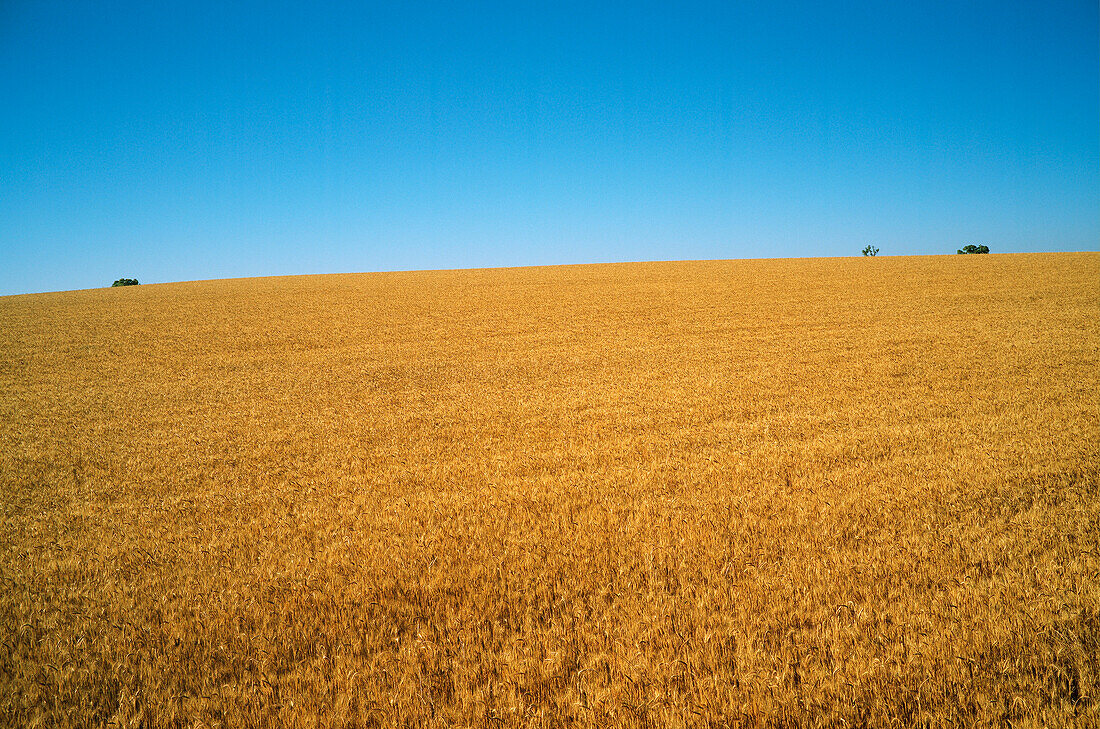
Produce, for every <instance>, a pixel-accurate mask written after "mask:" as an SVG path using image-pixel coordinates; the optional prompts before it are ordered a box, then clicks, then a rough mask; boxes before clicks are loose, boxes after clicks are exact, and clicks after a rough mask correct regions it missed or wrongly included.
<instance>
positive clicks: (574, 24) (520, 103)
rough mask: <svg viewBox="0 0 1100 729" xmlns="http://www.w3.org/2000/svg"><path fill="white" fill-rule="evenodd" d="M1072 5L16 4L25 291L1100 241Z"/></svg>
mask: <svg viewBox="0 0 1100 729" xmlns="http://www.w3.org/2000/svg"><path fill="white" fill-rule="evenodd" d="M1098 39H1100V20H1098V10H1097V3H1096V2H1095V0H1081V1H1079V2H1066V1H1063V0H1053V1H1048V2H1026V3H1021V2H1012V1H1011V0H1008V1H998V2H942V3H941V2H935V3H922V2H905V3H902V2H887V1H885V0H884V1H883V2H858V1H852V2H805V3H799V2H744V3H741V2H732V1H728V2H714V3H691V2H679V3H665V2H662V3H643V2H611V3H605V2H599V1H598V0H597V1H595V2H593V1H592V0H588V1H587V2H582V3H571V2H539V3H535V4H527V3H523V2H455V3H445V2H425V3H421V2H415V1H414V2H386V3H378V4H371V3H357V2H347V3H342V2H335V3H323V2H321V3H287V2H278V1H277V0H276V1H275V2H205V1H201V0H189V1H188V2H172V1H171V0H166V1H158V2H147V1H145V2H110V1H109V0H108V1H102V0H101V1H97V2H83V1H80V0H64V1H62V2H46V1H41V2H40V1H33V0H27V1H23V0H6V1H3V2H0V100H2V101H0V107H2V108H0V294H8V293H19V292H30V291H48V290H62V289H74V288H90V287H97V286H104V285H108V284H110V282H111V281H113V280H114V279H116V278H119V277H123V276H125V277H134V278H138V279H140V280H141V281H142V282H143V283H146V282H150V283H151V282H161V281H179V280H191V279H206V278H225V277H236V276H260V275H271V274H297V273H324V272H343V271H375V270H393V269H421V268H456V267H481V266H506V265H528V264H552V263H583V262H591V261H620V260H668V259H698V258H749V257H794V256H838V255H858V253H859V250H860V249H861V248H862V247H863V246H864V245H866V244H868V243H873V244H875V245H877V246H878V247H880V248H881V250H882V254H883V255H885V254H927V253H953V252H954V250H955V249H956V248H958V247H961V246H962V245H964V244H965V243H971V242H973V243H985V244H987V245H989V246H990V247H991V248H992V249H993V251H994V252H1007V251H1057V250H1096V249H1097V248H1098V246H1100V131H1098V130H1100V40H1098Z"/></svg>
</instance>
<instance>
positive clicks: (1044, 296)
mask: <svg viewBox="0 0 1100 729" xmlns="http://www.w3.org/2000/svg"><path fill="white" fill-rule="evenodd" d="M1098 281H1100V254H1096V253H1083V254H1012V255H993V256H954V255H953V256H940V257H897V258H867V259H863V258H851V259H812V260H810V259H807V260H770V261H764V260H753V261H714V262H683V263H646V264H607V265H591V266H569V267H547V268H524V269H491V270H471V271H437V272H414V273H380V274H355V275H352V274H348V275H332V276H308V277H286V278H263V279H240V280H223V281H208V282H193V283H180V284H163V285H143V286H135V287H126V288H117V289H109V288H105V289H102V290H88V291H76V292H66V293H54V294H38V295H26V296H16V297H5V298H0V724H3V725H9V726H22V725H26V726H33V725H41V726H88V727H96V726H108V725H110V726H124V727H127V726H133V727H137V726H142V727H192V726H194V727H197V726H208V727H212V726H225V727H252V726H261V727H262V726H286V727H307V726H308V727H313V726H326V727H327V726H332V727H343V726H365V727H369V726H378V727H391V726H392V727H399V726H401V727H405V726H407V727H449V726H477V727H497V726H499V727H557V726H585V727H587V726H622V727H645V726H650V727H694V726H711V727H720V726H741V727H750V726H841V725H844V724H847V725H848V726H883V727H885V726H892V725H895V724H898V723H899V722H900V724H901V725H903V726H911V725H921V726H949V725H956V726H957V725H970V726H1004V725H1008V724H1009V723H1011V724H1012V725H1013V726H1035V727H1039V726H1096V725H1097V724H1100V400H1098V394H1097V393H1098V392H1100V284H1098Z"/></svg>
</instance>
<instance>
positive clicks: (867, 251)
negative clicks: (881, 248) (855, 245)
mask: <svg viewBox="0 0 1100 729" xmlns="http://www.w3.org/2000/svg"><path fill="white" fill-rule="evenodd" d="M863 255H865V256H877V255H878V248H875V247H874V246H867V247H866V248H864V249H863Z"/></svg>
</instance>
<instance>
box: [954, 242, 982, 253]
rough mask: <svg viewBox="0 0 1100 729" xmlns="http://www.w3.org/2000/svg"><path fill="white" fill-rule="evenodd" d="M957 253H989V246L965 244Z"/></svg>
mask: <svg viewBox="0 0 1100 729" xmlns="http://www.w3.org/2000/svg"><path fill="white" fill-rule="evenodd" d="M959 253H989V246H976V245H973V244H971V245H966V246H963V247H962V248H960V249H959Z"/></svg>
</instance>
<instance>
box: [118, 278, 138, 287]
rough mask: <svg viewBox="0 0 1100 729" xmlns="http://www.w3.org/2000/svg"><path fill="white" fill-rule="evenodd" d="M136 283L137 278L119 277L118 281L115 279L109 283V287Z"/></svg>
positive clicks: (134, 284)
mask: <svg viewBox="0 0 1100 729" xmlns="http://www.w3.org/2000/svg"><path fill="white" fill-rule="evenodd" d="M137 285H138V280H137V279H136V278H120V279H119V280H118V281H115V282H114V283H113V284H111V287H112V288H113V287H115V286H137Z"/></svg>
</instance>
